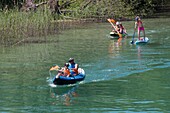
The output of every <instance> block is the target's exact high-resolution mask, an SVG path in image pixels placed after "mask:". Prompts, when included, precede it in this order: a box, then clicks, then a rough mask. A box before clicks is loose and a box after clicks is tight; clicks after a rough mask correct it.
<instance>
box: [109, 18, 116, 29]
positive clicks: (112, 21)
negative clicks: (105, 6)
mask: <svg viewBox="0 0 170 113" xmlns="http://www.w3.org/2000/svg"><path fill="white" fill-rule="evenodd" d="M107 20H108V21H109V22H110V24H111V25H112V27H113V28H114V29H115V31H116V27H115V26H114V24H113V23H116V21H115V20H113V19H107Z"/></svg>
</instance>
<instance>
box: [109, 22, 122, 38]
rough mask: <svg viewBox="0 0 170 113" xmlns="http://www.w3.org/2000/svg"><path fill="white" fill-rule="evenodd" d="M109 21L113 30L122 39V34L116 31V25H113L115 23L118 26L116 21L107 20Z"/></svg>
mask: <svg viewBox="0 0 170 113" xmlns="http://www.w3.org/2000/svg"><path fill="white" fill-rule="evenodd" d="M107 20H108V21H109V22H110V24H111V25H112V26H113V28H114V29H115V31H116V32H117V33H118V35H119V37H120V38H122V34H120V33H119V32H118V31H117V30H116V26H114V24H113V23H115V24H116V21H115V20H114V19H107Z"/></svg>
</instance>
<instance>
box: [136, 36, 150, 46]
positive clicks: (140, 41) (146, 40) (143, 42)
mask: <svg viewBox="0 0 170 113" xmlns="http://www.w3.org/2000/svg"><path fill="white" fill-rule="evenodd" d="M148 42H149V38H148V37H145V39H144V37H140V40H139V39H138V40H137V41H135V44H136V45H138V44H146V43H148Z"/></svg>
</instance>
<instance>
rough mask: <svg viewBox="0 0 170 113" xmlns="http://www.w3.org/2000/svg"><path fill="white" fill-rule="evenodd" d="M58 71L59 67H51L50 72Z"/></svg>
mask: <svg viewBox="0 0 170 113" xmlns="http://www.w3.org/2000/svg"><path fill="white" fill-rule="evenodd" d="M59 69H60V67H59V66H58V65H56V66H53V67H51V68H50V71H52V70H56V71H58V70H59Z"/></svg>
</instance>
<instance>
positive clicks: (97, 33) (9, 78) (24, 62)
mask: <svg viewBox="0 0 170 113" xmlns="http://www.w3.org/2000/svg"><path fill="white" fill-rule="evenodd" d="M122 23H123V24H124V26H125V27H126V29H127V32H128V34H129V36H128V37H127V38H125V39H123V40H122V41H121V42H118V40H110V39H109V38H108V35H109V32H110V30H111V25H110V24H109V23H92V24H90V25H85V26H83V27H82V28H78V29H70V30H67V31H63V32H62V33H61V34H60V35H57V36H49V37H47V38H48V40H54V42H52V41H49V42H48V43H41V44H37V43H33V44H24V45H18V46H14V47H1V48H0V62H1V63H0V77H1V82H0V92H1V96H0V112H6V113H9V112H12V113H15V112H16V113H18V112H24V113H26V112H29V113H30V112H31V113H32V112H36V113H37V112H45V113H48V112H49V113H52V112H55V113H56V112H74V113H75V112H87V113H89V112H94V113H95V112H96V113H98V112H115V113H117V112H121V113H122V112H151V113H162V112H170V108H169V106H170V98H169V94H170V77H169V76H170V70H169V69H170V41H169V40H170V36H169V35H168V34H169V32H170V23H169V18H165V19H146V20H144V23H145V30H146V35H147V37H148V38H149V39H150V42H149V43H148V44H147V45H142V46H136V45H131V44H130V43H129V42H130V41H131V40H132V35H133V25H134V23H133V22H131V21H129V22H122ZM136 37H137V36H136ZM70 57H74V58H75V61H76V62H77V63H78V64H79V65H80V67H82V68H83V69H84V70H85V71H86V78H85V80H84V81H83V82H81V83H79V84H77V85H73V86H63V87H62V86H60V87H50V86H49V78H50V75H49V69H50V67H51V66H52V65H53V64H58V65H59V66H63V65H64V63H65V62H67V61H68V59H69V58H70Z"/></svg>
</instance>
